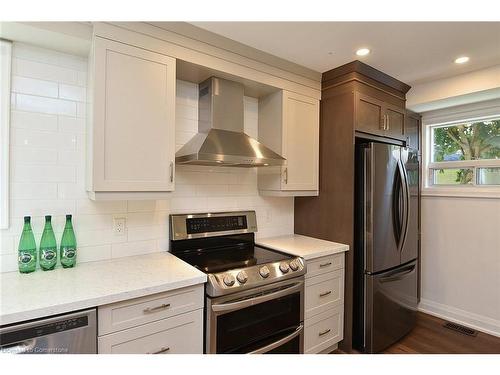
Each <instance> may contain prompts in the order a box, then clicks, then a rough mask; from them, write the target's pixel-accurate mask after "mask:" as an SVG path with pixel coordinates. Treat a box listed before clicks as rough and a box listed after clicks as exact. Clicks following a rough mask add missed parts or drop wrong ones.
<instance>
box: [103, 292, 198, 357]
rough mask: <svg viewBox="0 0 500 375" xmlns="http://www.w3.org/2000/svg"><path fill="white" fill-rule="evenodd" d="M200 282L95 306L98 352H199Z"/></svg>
mask: <svg viewBox="0 0 500 375" xmlns="http://www.w3.org/2000/svg"><path fill="white" fill-rule="evenodd" d="M203 288H204V287H203V285H197V286H193V287H187V288H181V289H177V290H172V291H169V292H165V293H157V294H153V295H150V296H146V297H140V298H135V299H131V300H126V301H121V302H117V303H113V304H109V305H105V306H100V307H98V323H99V324H98V339H97V344H98V353H100V354H112V353H116V354H169V353H172V354H174V353H175V354H202V353H203V304H204V301H203V297H204V292H203Z"/></svg>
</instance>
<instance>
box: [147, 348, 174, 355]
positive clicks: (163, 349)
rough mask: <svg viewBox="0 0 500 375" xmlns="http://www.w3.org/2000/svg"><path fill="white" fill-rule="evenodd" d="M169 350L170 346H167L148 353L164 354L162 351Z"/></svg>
mask: <svg viewBox="0 0 500 375" xmlns="http://www.w3.org/2000/svg"><path fill="white" fill-rule="evenodd" d="M169 350H170V348H169V347H166V348H161V349H160V350H158V351H157V352H152V353H148V354H162V353H165V352H168V351H169Z"/></svg>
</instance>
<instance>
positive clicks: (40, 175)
mask: <svg viewBox="0 0 500 375" xmlns="http://www.w3.org/2000/svg"><path fill="white" fill-rule="evenodd" d="M11 179H12V182H75V181H76V171H75V167H74V166H62V165H23V164H19V165H18V166H16V168H14V169H13V170H12V171H11Z"/></svg>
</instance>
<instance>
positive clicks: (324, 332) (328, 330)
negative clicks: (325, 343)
mask: <svg viewBox="0 0 500 375" xmlns="http://www.w3.org/2000/svg"><path fill="white" fill-rule="evenodd" d="M330 331H331V329H330V328H328V329H327V330H325V331H323V332H320V333H319V334H318V336H323V335H326V334H327V333H328V332H330Z"/></svg>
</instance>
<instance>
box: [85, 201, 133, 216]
mask: <svg viewBox="0 0 500 375" xmlns="http://www.w3.org/2000/svg"><path fill="white" fill-rule="evenodd" d="M126 212H127V201H91V200H90V199H81V200H77V201H76V213H77V214H78V215H84V214H85V215H88V214H120V213H126Z"/></svg>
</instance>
